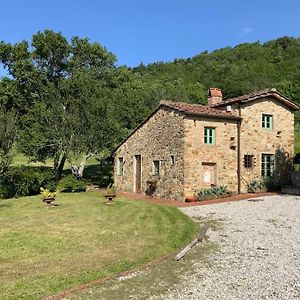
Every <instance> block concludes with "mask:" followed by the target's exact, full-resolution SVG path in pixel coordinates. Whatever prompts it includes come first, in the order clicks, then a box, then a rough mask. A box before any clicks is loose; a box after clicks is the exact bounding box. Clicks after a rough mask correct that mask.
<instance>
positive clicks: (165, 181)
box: [114, 88, 299, 201]
mask: <svg viewBox="0 0 300 300" xmlns="http://www.w3.org/2000/svg"><path fill="white" fill-rule="evenodd" d="M298 109H299V105H298V104H296V103H295V102H293V101H291V100H290V99H288V98H287V97H285V96H283V95H281V94H280V93H279V92H277V91H276V90H275V89H268V90H264V91H260V92H255V93H250V94H246V95H243V96H240V97H236V98H232V99H227V100H223V98H222V92H221V90H220V89H217V88H212V89H210V90H209V98H208V105H207V106H205V105H199V104H188V103H182V102H173V101H169V100H162V101H160V104H159V106H158V107H157V108H156V109H155V110H154V111H153V112H152V114H151V115H150V116H149V117H148V118H147V119H146V120H144V121H143V122H142V123H141V124H140V125H139V126H138V127H137V128H136V129H135V130H133V132H132V133H131V134H130V135H129V136H128V137H127V138H126V139H125V140H124V141H123V142H122V143H121V144H120V145H119V146H118V147H117V148H116V149H115V151H114V159H115V164H114V182H115V187H116V189H117V190H121V191H130V192H140V193H146V194H149V195H153V196H155V197H159V198H169V199H175V200H178V201H184V199H185V197H186V196H187V195H191V194H193V193H194V191H195V190H198V189H202V188H209V187H210V186H211V185H212V184H214V185H226V186H227V187H228V189H229V190H230V191H232V192H234V193H243V192H246V191H247V184H248V183H249V182H250V181H251V180H254V179H260V178H261V177H268V176H271V175H272V173H273V171H274V167H275V165H276V163H277V162H276V161H275V156H276V154H277V153H278V152H279V151H280V153H284V155H287V156H289V157H292V156H293V154H294V111H296V110H298ZM279 163H280V162H279Z"/></svg>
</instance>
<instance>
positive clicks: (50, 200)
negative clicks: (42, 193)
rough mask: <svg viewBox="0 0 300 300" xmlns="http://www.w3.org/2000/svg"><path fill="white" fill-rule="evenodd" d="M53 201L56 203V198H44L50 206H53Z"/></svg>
mask: <svg viewBox="0 0 300 300" xmlns="http://www.w3.org/2000/svg"><path fill="white" fill-rule="evenodd" d="M53 201H55V198H54V197H46V198H43V202H45V203H46V204H47V205H48V206H51V205H52V202H53Z"/></svg>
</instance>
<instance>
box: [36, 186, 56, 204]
mask: <svg viewBox="0 0 300 300" xmlns="http://www.w3.org/2000/svg"><path fill="white" fill-rule="evenodd" d="M40 191H41V192H40V193H41V195H42V201H43V202H45V203H46V204H47V205H48V206H51V205H52V202H53V201H55V197H56V196H57V194H58V193H57V192H51V191H50V190H49V189H44V188H42V187H41V188H40Z"/></svg>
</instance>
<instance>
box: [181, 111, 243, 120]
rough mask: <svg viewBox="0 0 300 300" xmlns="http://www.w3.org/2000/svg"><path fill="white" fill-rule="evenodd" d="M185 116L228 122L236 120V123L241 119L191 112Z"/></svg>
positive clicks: (231, 116) (232, 116)
mask: <svg viewBox="0 0 300 300" xmlns="http://www.w3.org/2000/svg"><path fill="white" fill-rule="evenodd" d="M185 115H186V116H191V117H197V116H198V117H207V118H215V119H226V120H228V119H230V120H236V121H241V120H242V118H241V117H239V116H234V115H214V114H208V113H192V112H186V113H185Z"/></svg>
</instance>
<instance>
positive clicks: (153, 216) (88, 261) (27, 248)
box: [0, 192, 198, 299]
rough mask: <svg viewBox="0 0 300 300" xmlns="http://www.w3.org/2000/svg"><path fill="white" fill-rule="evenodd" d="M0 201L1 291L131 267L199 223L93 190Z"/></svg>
mask: <svg viewBox="0 0 300 300" xmlns="http://www.w3.org/2000/svg"><path fill="white" fill-rule="evenodd" d="M56 202H57V203H58V204H59V206H55V207H51V208H46V207H45V206H44V204H43V203H42V202H41V199H40V197H39V196H33V197H24V198H20V199H9V200H1V201H0V240H1V243H0V287H1V288H0V299H37V298H44V297H46V296H49V295H52V294H55V293H57V292H59V291H62V290H65V289H69V288H71V287H74V286H76V285H79V284H81V283H86V282H89V281H92V280H95V279H100V278H103V277H105V276H107V275H112V274H116V273H119V272H121V271H125V270H129V269H131V268H134V267H136V266H138V265H140V264H143V263H145V262H147V261H150V260H152V259H154V258H156V257H160V256H163V255H165V254H168V253H170V252H173V251H175V250H176V249H179V248H181V247H182V246H183V245H185V244H186V243H188V242H189V241H190V240H191V239H193V238H194V236H195V235H196V234H197V231H198V226H197V225H196V224H195V223H194V222H192V221H191V220H190V219H189V218H188V217H186V216H185V215H184V214H182V213H181V212H180V211H179V210H178V209H176V208H172V207H165V206H158V205H151V204H148V203H144V202H138V201H128V200H125V199H118V200H117V203H116V204H115V205H105V204H103V202H104V198H103V196H102V195H100V194H99V193H96V192H89V193H81V194H61V195H60V197H59V198H58V199H57V200H56Z"/></svg>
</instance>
